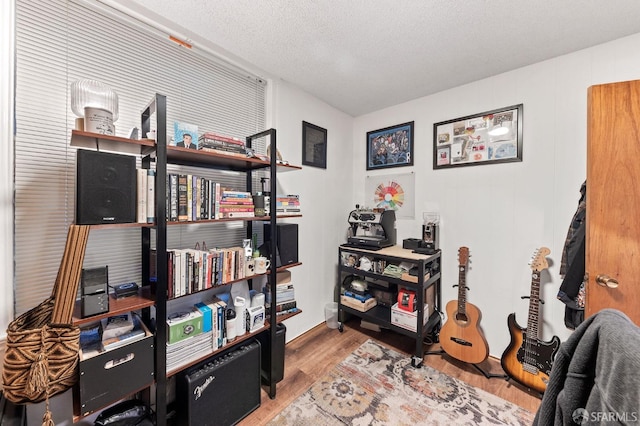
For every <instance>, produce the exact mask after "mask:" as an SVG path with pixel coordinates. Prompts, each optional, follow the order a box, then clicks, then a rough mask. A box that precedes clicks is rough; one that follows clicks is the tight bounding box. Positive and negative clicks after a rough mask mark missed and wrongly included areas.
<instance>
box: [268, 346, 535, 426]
mask: <svg viewBox="0 0 640 426" xmlns="http://www.w3.org/2000/svg"><path fill="white" fill-rule="evenodd" d="M533 417H534V414H533V413H530V412H529V411H527V410H525V409H523V408H520V407H518V406H516V405H514V404H512V403H510V402H508V401H505V400H503V399H501V398H498V397H497V396H495V395H492V394H490V393H488V392H485V391H483V390H482V389H477V388H474V387H473V386H470V385H468V384H466V383H464V382H462V381H460V380H458V379H455V378H453V377H449V376H447V375H446V374H443V373H441V372H439V371H438V370H434V369H433V368H431V367H428V366H426V365H423V366H422V368H419V369H417V368H414V367H412V366H411V359H410V357H408V356H407V355H404V354H400V353H398V352H395V351H393V350H390V349H388V348H386V347H384V346H382V345H380V344H378V343H376V342H374V341H372V340H368V341H367V342H365V343H364V344H363V345H362V346H360V347H359V348H358V349H357V350H356V351H355V352H354V353H352V354H351V355H349V356H348V357H347V358H346V359H345V360H344V361H342V362H341V363H340V364H338V365H337V366H336V367H335V368H334V369H333V370H331V371H330V372H329V373H328V374H327V375H326V376H325V377H323V378H322V379H320V380H318V381H317V382H316V383H314V384H313V385H312V386H311V387H310V388H309V389H308V390H307V391H306V392H305V393H304V394H302V395H301V396H300V397H298V398H297V399H296V400H295V401H294V402H293V403H291V405H289V406H288V407H287V408H285V409H284V410H283V411H282V412H281V413H280V414H278V415H277V416H276V417H275V418H274V419H273V420H271V422H269V423H268V424H269V425H270V426H279V425H300V426H302V425H304V426H307V425H314V426H317V425H363V426H364V425H417V424H419V425H447V426H452V425H530V424H532V423H533Z"/></svg>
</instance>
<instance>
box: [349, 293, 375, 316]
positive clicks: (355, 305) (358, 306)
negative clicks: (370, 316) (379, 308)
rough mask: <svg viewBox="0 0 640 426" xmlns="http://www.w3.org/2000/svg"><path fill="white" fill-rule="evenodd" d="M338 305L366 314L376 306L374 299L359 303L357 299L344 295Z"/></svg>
mask: <svg viewBox="0 0 640 426" xmlns="http://www.w3.org/2000/svg"><path fill="white" fill-rule="evenodd" d="M340 303H342V304H343V305H345V306H348V307H350V308H352V309H355V310H356V311H360V312H366V311H368V310H369V309H371V308H373V307H374V306H376V305H377V304H378V302H377V301H376V298H375V297H372V298H371V299H367V300H366V301H365V302H361V301H360V300H358V299H355V298H353V297H349V296H344V295H342V296H340Z"/></svg>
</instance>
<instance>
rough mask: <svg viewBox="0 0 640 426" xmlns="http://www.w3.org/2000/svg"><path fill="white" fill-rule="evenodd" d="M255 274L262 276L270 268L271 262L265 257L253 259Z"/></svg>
mask: <svg viewBox="0 0 640 426" xmlns="http://www.w3.org/2000/svg"><path fill="white" fill-rule="evenodd" d="M254 260H255V264H256V266H255V272H256V274H264V273H265V272H267V269H268V268H269V266H271V261H270V260H269V259H267V258H266V257H256V258H255V259H254Z"/></svg>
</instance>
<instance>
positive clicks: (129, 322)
mask: <svg viewBox="0 0 640 426" xmlns="http://www.w3.org/2000/svg"><path fill="white" fill-rule="evenodd" d="M101 322H102V341H104V340H106V339H110V338H112V337H118V336H120V335H122V334H125V333H128V332H130V331H131V330H133V327H134V322H133V314H132V313H131V312H127V313H124V314H119V315H112V316H110V317H107V318H103V319H102V320H101Z"/></svg>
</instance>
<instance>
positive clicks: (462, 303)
mask: <svg viewBox="0 0 640 426" xmlns="http://www.w3.org/2000/svg"><path fill="white" fill-rule="evenodd" d="M458 312H459V313H460V314H462V315H465V314H466V313H467V265H460V266H459V271H458Z"/></svg>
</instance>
